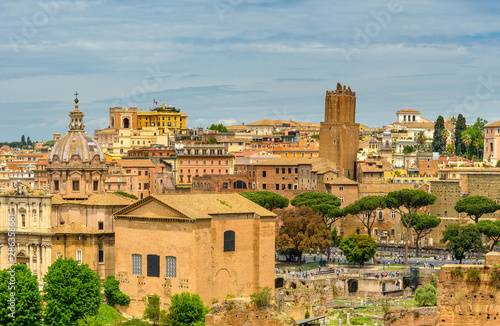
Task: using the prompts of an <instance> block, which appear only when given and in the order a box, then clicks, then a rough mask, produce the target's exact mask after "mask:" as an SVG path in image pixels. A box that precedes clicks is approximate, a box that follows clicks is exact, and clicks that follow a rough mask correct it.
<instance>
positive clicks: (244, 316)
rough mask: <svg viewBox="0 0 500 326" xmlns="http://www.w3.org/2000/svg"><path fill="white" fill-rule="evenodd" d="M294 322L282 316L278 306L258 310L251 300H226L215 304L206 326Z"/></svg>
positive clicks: (268, 325)
mask: <svg viewBox="0 0 500 326" xmlns="http://www.w3.org/2000/svg"><path fill="white" fill-rule="evenodd" d="M293 324H294V322H293V320H291V319H290V318H289V317H287V316H286V315H284V314H280V313H279V312H278V310H277V308H276V306H274V305H271V306H269V307H267V308H257V307H255V305H254V304H253V303H252V302H251V300H250V299H242V298H239V299H224V300H221V301H220V302H217V303H215V304H214V305H213V306H212V308H211V310H210V312H209V313H208V314H207V315H206V316H205V325H206V326H220V325H224V326H240V325H259V326H287V325H293Z"/></svg>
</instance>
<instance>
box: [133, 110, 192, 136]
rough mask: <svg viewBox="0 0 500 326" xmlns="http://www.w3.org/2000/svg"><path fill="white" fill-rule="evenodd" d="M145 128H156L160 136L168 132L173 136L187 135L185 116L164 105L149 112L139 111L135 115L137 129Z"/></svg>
mask: <svg viewBox="0 0 500 326" xmlns="http://www.w3.org/2000/svg"><path fill="white" fill-rule="evenodd" d="M146 127H158V130H159V132H160V134H161V135H163V134H167V133H169V132H168V131H169V130H170V133H171V134H173V135H184V134H186V133H187V115H186V114H185V113H181V112H180V110H179V109H176V108H175V107H173V106H170V105H167V106H165V104H163V106H162V107H160V108H156V109H153V110H151V111H149V112H147V111H146V110H141V111H140V112H139V113H137V129H143V128H146Z"/></svg>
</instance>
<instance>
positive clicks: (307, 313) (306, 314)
mask: <svg viewBox="0 0 500 326" xmlns="http://www.w3.org/2000/svg"><path fill="white" fill-rule="evenodd" d="M309 317H311V314H310V313H309V310H306V313H305V315H304V318H305V319H307V318H309Z"/></svg>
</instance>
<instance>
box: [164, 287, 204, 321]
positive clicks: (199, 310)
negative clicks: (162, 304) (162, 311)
mask: <svg viewBox="0 0 500 326" xmlns="http://www.w3.org/2000/svg"><path fill="white" fill-rule="evenodd" d="M170 302H171V304H170V307H168V314H167V315H165V317H164V318H163V319H162V322H161V325H162V326H163V325H165V326H190V325H197V326H202V325H205V315H206V314H207V313H208V311H209V310H210V309H209V308H208V307H206V306H205V305H204V304H203V301H202V300H201V298H200V296H199V295H198V294H191V293H189V292H182V293H181V294H174V295H172V296H171V297H170Z"/></svg>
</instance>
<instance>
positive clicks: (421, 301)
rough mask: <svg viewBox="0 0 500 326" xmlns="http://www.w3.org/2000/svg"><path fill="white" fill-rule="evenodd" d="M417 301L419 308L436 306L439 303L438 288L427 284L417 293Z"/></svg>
mask: <svg viewBox="0 0 500 326" xmlns="http://www.w3.org/2000/svg"><path fill="white" fill-rule="evenodd" d="M415 301H417V303H418V305H419V306H435V305H436V303H437V291H436V287H435V286H434V285H432V284H426V285H425V286H424V287H419V288H418V289H417V290H416V291H415Z"/></svg>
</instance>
